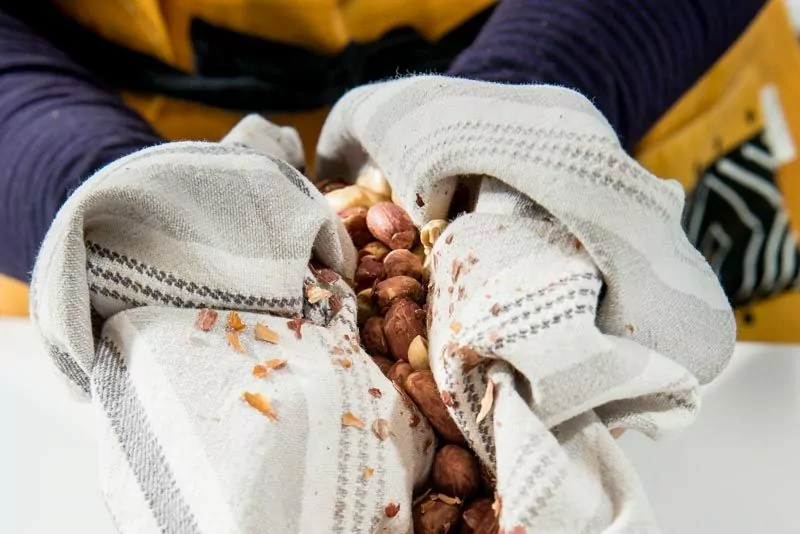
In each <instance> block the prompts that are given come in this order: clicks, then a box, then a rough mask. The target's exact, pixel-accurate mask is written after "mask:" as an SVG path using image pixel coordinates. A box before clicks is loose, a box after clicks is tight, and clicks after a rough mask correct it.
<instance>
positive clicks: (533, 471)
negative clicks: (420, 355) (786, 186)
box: [318, 77, 735, 534]
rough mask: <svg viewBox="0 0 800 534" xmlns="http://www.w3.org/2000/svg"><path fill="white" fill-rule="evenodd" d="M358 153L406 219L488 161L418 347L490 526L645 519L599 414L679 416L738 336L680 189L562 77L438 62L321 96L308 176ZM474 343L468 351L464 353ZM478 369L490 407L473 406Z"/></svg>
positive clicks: (640, 523)
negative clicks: (462, 439)
mask: <svg viewBox="0 0 800 534" xmlns="http://www.w3.org/2000/svg"><path fill="white" fill-rule="evenodd" d="M367 160H371V161H372V162H373V163H374V164H375V165H377V166H378V167H379V168H380V169H381V170H382V171H383V172H384V173H385V174H386V175H387V177H388V178H389V181H390V182H391V183H392V185H393V187H394V191H395V192H396V193H397V195H398V196H399V198H400V199H402V200H403V201H404V203H405V205H406V206H407V207H409V209H411V212H412V215H413V217H414V218H415V220H416V221H417V222H419V223H422V222H424V221H426V220H428V219H432V218H440V217H442V216H443V215H444V214H445V213H446V211H447V208H448V204H449V200H450V198H451V195H452V194H453V191H454V189H455V184H456V178H458V177H459V176H478V177H480V176H483V177H484V178H482V180H483V183H482V185H481V187H480V191H479V195H478V199H477V205H476V210H475V212H474V213H471V214H468V215H465V216H462V217H460V218H458V219H456V220H455V221H454V222H453V223H452V224H451V225H450V226H449V227H448V229H447V231H446V233H445V234H444V235H443V236H442V237H441V238H440V239H439V240H438V241H437V242H436V245H435V247H434V251H433V252H434V257H433V265H434V270H433V272H434V276H433V288H434V289H433V291H432V295H433V296H432V298H431V303H432V309H433V317H432V321H431V324H430V332H429V334H430V343H429V348H430V359H431V365H432V368H433V371H434V375H435V377H436V380H437V383H438V385H439V387H440V389H441V390H443V391H446V392H448V393H449V394H450V395H449V396H450V398H452V399H453V402H452V405H451V407H450V412H451V414H452V415H453V417H454V419H455V420H456V421H457V422H458V424H459V426H460V428H461V430H462V431H463V433H464V435H465V436H466V437H467V440H468V442H469V444H470V445H471V446H472V448H473V450H475V452H476V453H477V454H478V456H479V457H480V458H481V460H482V461H483V463H484V464H485V465H487V466H489V468H490V469H491V470H492V472H493V473H494V474H495V475H496V477H497V486H498V491H499V494H500V496H501V499H502V501H503V507H502V514H501V517H500V520H501V525H502V526H504V527H505V528H506V529H512V528H513V527H517V526H522V527H524V528H526V529H527V530H526V531H527V532H548V533H560V532H563V533H565V534H566V533H574V532H651V531H655V530H656V526H655V525H654V523H653V519H652V517H651V514H650V512H649V508H648V505H647V503H646V499H645V498H644V496H643V494H642V491H641V488H640V486H639V483H638V481H637V478H636V476H635V472H634V471H633V469H632V467H631V466H630V465H629V464H628V462H627V461H626V460H625V458H624V457H623V455H622V453H621V451H620V449H619V448H618V446H617V445H616V444H615V442H614V440H613V439H612V437H611V436H610V434H609V433H608V431H607V428H606V427H611V428H617V427H622V428H633V429H636V430H639V431H641V432H644V433H645V434H647V435H649V436H651V437H658V436H660V435H662V434H663V433H665V432H668V431H671V430H675V429H678V428H681V427H683V426H685V425H686V424H688V423H689V422H691V421H692V419H693V418H694V415H695V412H696V410H697V408H698V403H699V397H698V385H699V384H702V383H706V382H708V381H709V380H711V379H712V378H714V377H715V376H716V375H717V374H718V373H719V372H720V370H721V369H722V368H723V366H724V365H725V363H726V362H727V360H728V358H729V357H730V354H731V353H732V350H733V344H734V335H735V332H734V330H735V329H734V325H733V317H732V314H731V310H730V307H729V305H728V303H727V300H726V298H725V295H724V294H723V292H722V290H721V288H720V286H719V283H718V282H717V281H716V279H715V277H714V275H713V273H712V271H711V269H710V268H709V266H708V265H707V264H706V262H705V261H704V260H703V258H702V257H701V256H700V255H699V254H698V253H697V251H696V250H694V249H693V248H692V247H691V245H690V244H689V242H688V240H687V239H686V236H685V234H684V233H683V230H682V229H681V225H680V218H681V213H682V207H683V193H682V191H681V189H680V186H678V184H676V183H674V182H669V181H661V180H659V179H657V178H655V177H654V176H652V175H650V174H649V173H647V172H646V171H645V170H643V169H642V168H641V167H639V166H638V165H637V164H636V163H635V162H634V161H633V160H632V159H631V158H630V157H629V156H627V155H626V154H625V152H624V151H623V149H622V148H621V146H620V144H619V141H618V140H617V138H616V136H615V135H614V132H613V131H612V129H611V128H610V126H609V124H608V123H607V122H606V120H605V119H604V118H603V117H602V115H600V113H599V112H598V111H597V110H596V109H595V108H594V107H593V106H592V105H591V104H590V103H589V102H588V101H587V100H586V99H585V98H584V97H582V96H580V95H578V94H576V93H574V92H572V91H568V90H564V89H559V88H553V87H545V86H539V87H536V86H503V85H497V84H490V83H482V82H472V81H465V80H454V79H450V78H442V77H420V78H411V79H405V80H397V81H394V82H389V83H385V84H377V85H373V86H369V87H363V88H360V89H357V90H355V91H353V92H351V93H349V94H348V95H347V96H346V97H345V98H344V99H343V100H342V101H340V103H339V104H337V106H336V107H335V108H334V109H333V111H332V112H331V115H330V118H329V120H328V122H327V123H326V126H325V129H324V130H323V133H322V137H321V140H320V145H319V153H318V162H319V165H320V171H321V172H322V176H321V177H322V178H327V177H330V176H334V175H340V174H341V175H344V176H352V175H353V174H354V173H355V172H356V170H357V169H358V168H360V166H361V165H363V164H364V162H365V161H367ZM576 238H577V239H576ZM603 282H604V283H605V295H604V296H603V297H602V299H601V297H600V295H601V288H602V287H603V285H604V284H603ZM476 355H477V356H479V357H482V358H484V359H485V361H484V363H482V364H481V365H480V366H478V367H475V368H474V369H470V368H469V366H467V367H465V366H464V365H463V362H464V361H465V359H464V357H465V356H473V357H474V356H476ZM466 361H470V359H469V358H467V359H466ZM489 380H491V381H492V383H493V384H495V386H494V387H495V390H494V395H493V398H494V408H493V411H492V412H491V413H490V415H489V416H488V417H487V418H486V419H484V420H483V421H482V422H480V423H478V422H476V421H477V416H478V413H479V410H480V402H481V399H482V398H483V397H484V392H485V391H486V388H487V384H488V381H489Z"/></svg>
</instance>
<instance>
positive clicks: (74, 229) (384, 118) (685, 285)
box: [31, 77, 734, 534]
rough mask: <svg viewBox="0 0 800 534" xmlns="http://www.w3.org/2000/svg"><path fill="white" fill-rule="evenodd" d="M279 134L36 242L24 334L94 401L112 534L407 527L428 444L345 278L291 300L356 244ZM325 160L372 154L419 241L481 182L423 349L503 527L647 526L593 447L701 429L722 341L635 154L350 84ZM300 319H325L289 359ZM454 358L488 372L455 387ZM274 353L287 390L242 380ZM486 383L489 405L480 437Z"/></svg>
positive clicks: (130, 173)
mask: <svg viewBox="0 0 800 534" xmlns="http://www.w3.org/2000/svg"><path fill="white" fill-rule="evenodd" d="M284 133H285V132H284V131H282V130H280V129H278V128H275V127H274V126H272V125H268V124H265V123H263V122H262V121H259V120H256V119H254V118H251V119H249V120H247V121H245V122H243V123H242V124H240V126H239V127H238V128H237V130H235V131H234V132H232V133H231V135H230V136H228V138H226V142H225V143H224V144H221V145H216V144H199V143H178V144H173V145H164V146H161V147H157V148H153V149H148V150H145V151H142V152H139V153H137V154H134V155H132V156H129V157H127V158H123V159H122V160H120V161H118V162H116V163H114V164H112V165H110V166H109V167H107V168H105V169H103V170H102V171H101V172H99V173H98V174H97V175H95V176H94V177H93V178H91V179H90V180H89V181H88V182H87V183H86V184H84V185H83V186H82V187H81V188H80V189H79V190H78V191H77V192H76V193H75V194H74V195H73V196H72V197H71V198H70V199H69V200H68V202H67V204H66V205H65V207H64V209H63V210H62V211H61V212H60V213H59V215H58V217H57V219H56V221H55V223H54V225H53V227H52V228H51V230H50V232H49V233H48V236H47V238H46V240H45V245H44V247H43V249H42V252H41V254H40V256H39V259H38V261H37V266H36V269H35V271H34V283H33V286H32V306H31V308H32V312H33V318H34V320H35V321H36V323H37V325H38V326H39V329H40V331H41V333H42V335H43V337H44V339H45V341H46V343H47V344H48V346H49V347H50V351H51V355H52V356H53V359H54V362H55V364H56V365H57V366H58V367H59V368H60V369H61V370H62V372H64V373H65V374H66V375H67V376H68V377H69V378H70V379H71V380H72V382H73V383H74V384H76V385H77V386H78V387H80V388H81V389H83V390H84V391H85V392H87V393H90V394H91V397H92V402H93V403H94V405H95V406H96V407H97V412H98V414H99V417H98V420H99V424H100V432H101V438H100V446H99V460H100V468H101V469H100V471H101V477H102V484H103V490H104V493H105V497H106V500H107V502H108V505H109V508H110V509H111V510H112V512H113V514H114V517H115V519H116V521H117V524H118V526H119V528H120V530H121V531H122V532H126V533H127V532H137V533H138V532H159V531H164V532H208V533H215V534H216V533H218V532H223V533H224V532H242V533H250V532H261V531H264V530H265V529H268V528H271V529H273V530H274V531H275V532H309V533H318V532H341V533H351V532H359V533H360V532H376V531H378V532H380V531H385V532H401V533H405V532H410V531H411V515H410V511H411V499H412V492H413V488H414V487H415V486H416V485H417V484H419V483H420V482H421V481H422V480H424V479H425V477H426V475H427V471H428V469H429V467H430V462H431V455H432V453H433V451H434V450H435V446H434V444H433V442H432V433H431V431H430V429H429V427H428V426H427V425H426V424H424V423H421V424H418V425H414V424H412V423H411V421H413V417H414V415H415V414H414V408H413V406H409V405H408V404H407V401H406V399H405V398H404V397H403V396H402V395H400V394H398V393H397V392H396V391H395V390H394V389H392V387H391V385H390V384H389V383H388V381H387V380H386V379H385V378H384V377H383V376H382V375H381V373H380V371H379V370H378V369H377V367H376V366H375V365H374V364H373V363H372V362H371V360H370V359H369V358H367V357H366V355H365V354H364V353H363V352H362V351H360V349H358V348H357V347H356V345H355V343H356V341H355V336H356V327H355V317H354V314H355V311H354V309H355V305H354V296H353V293H352V292H351V291H350V290H349V289H348V288H346V287H345V286H344V282H342V281H339V282H336V283H334V284H333V285H332V286H331V290H332V291H334V293H335V295H336V298H337V299H338V301H339V303H340V304H341V309H338V310H337V308H339V307H338V306H334V305H333V304H332V303H331V302H330V301H329V302H328V304H327V305H326V304H316V305H311V304H309V303H308V302H307V301H306V300H305V299H304V298H303V295H304V286H305V285H306V284H307V283H310V282H313V280H314V278H313V277H314V272H313V271H311V270H309V268H308V267H307V263H308V261H309V259H310V258H311V257H312V255H314V256H316V257H317V258H318V259H319V260H320V261H321V262H323V263H325V264H326V265H328V266H330V267H331V268H332V269H334V270H335V271H337V272H339V273H340V274H343V275H345V276H349V275H352V273H353V271H354V268H355V250H354V249H353V247H352V244H351V243H350V242H349V240H348V238H347V236H346V233H345V231H344V228H343V227H342V225H341V223H340V222H339V221H338V218H337V217H336V215H335V214H334V213H333V212H332V211H331V210H330V208H328V207H327V206H326V205H325V202H324V199H322V197H321V196H320V195H319V194H318V193H317V192H316V191H315V190H314V189H313V187H312V186H311V184H310V183H309V182H308V181H307V180H306V179H305V178H303V177H302V176H301V175H300V174H299V173H298V172H297V171H296V170H294V169H293V168H292V167H291V166H290V165H288V164H287V163H285V162H284V160H286V159H287V158H290V159H292V160H294V159H296V158H298V157H299V150H298V149H296V147H295V148H293V147H292V139H293V136H291V135H288V136H285V135H284ZM266 137H271V138H272V139H271V140H267V139H265V138H266ZM248 139H249V140H250V142H248V141H247V140H248ZM241 143H245V144H248V145H249V146H254V147H260V148H261V150H269V151H272V155H265V154H264V153H261V152H257V151H254V150H251V149H248V148H243V147H238V146H235V145H238V144H241ZM319 152H320V154H319V156H320V159H321V162H322V169H321V170H322V173H323V174H324V175H325V176H323V177H329V176H333V175H337V176H339V175H344V176H354V175H355V174H356V172H357V170H358V169H360V168H361V166H362V165H363V164H364V163H366V162H367V161H368V160H370V159H371V160H372V161H373V162H374V163H376V164H377V165H378V166H379V167H380V168H381V169H382V170H383V171H384V172H385V173H386V174H387V176H388V177H389V179H390V181H391V182H392V184H393V186H394V188H395V191H396V192H397V193H398V194H399V196H400V198H401V199H402V200H403V201H404V203H405V204H406V205H407V206H409V207H410V209H411V212H412V214H413V216H414V217H415V218H416V220H417V222H419V223H423V222H425V221H426V220H427V219H429V218H438V217H441V216H442V215H443V214H444V213H446V211H447V209H448V204H449V199H450V196H451V194H452V192H453V191H454V189H455V180H454V177H456V176H459V175H473V176H482V177H483V178H482V180H483V181H482V183H481V186H480V190H479V196H478V201H477V205H476V211H475V212H474V213H471V214H469V215H465V216H462V217H459V218H458V219H456V220H455V221H454V222H453V223H452V224H451V225H450V226H449V227H448V229H447V232H446V233H445V235H443V236H442V237H441V238H440V239H439V241H437V243H436V246H435V248H434V256H433V275H432V282H433V289H432V291H431V293H430V295H431V296H430V298H431V302H430V305H431V306H432V308H431V309H432V310H433V313H432V316H431V321H430V325H429V337H430V356H431V365H432V367H433V371H434V375H435V378H436V380H437V383H438V385H439V387H440V389H441V390H442V392H447V393H449V394H450V398H451V399H452V402H451V403H450V405H451V406H450V409H451V413H452V415H453V417H454V419H455V420H456V422H457V423H458V425H459V427H460V428H461V430H462V432H463V433H464V436H465V437H466V439H467V441H468V443H469V444H470V446H471V447H472V448H473V449H474V451H475V452H476V454H477V455H478V457H479V458H480V459H481V461H482V462H483V464H484V465H485V467H486V468H487V470H488V472H489V473H490V474H491V475H492V476H494V477H495V478H496V482H497V487H498V490H499V494H500V497H501V500H502V503H503V505H502V512H501V516H500V520H501V524H502V525H503V526H504V527H505V528H506V529H508V530H511V529H513V528H514V527H518V526H519V527H523V528H527V529H528V531H530V532H552V533H558V532H564V533H568V532H569V533H573V532H603V531H608V532H651V531H655V530H656V527H655V525H654V524H653V520H652V517H651V515H650V512H649V509H648V506H647V503H646V499H645V497H644V496H643V494H642V491H641V488H640V485H639V483H638V481H637V479H636V476H635V473H634V472H633V470H632V468H631V467H630V465H629V464H628V463H627V461H626V460H625V458H624V457H623V455H622V453H621V452H620V450H619V449H618V447H617V445H616V444H615V442H614V441H613V440H612V438H611V436H610V434H609V432H608V428H609V427H610V428H618V427H622V428H632V429H636V430H639V431H642V432H645V433H646V434H648V435H650V436H653V437H657V436H659V435H661V434H663V433H665V432H668V431H671V430H674V429H677V428H680V427H682V426H684V425H686V424H688V423H689V422H690V421H691V420H692V419H693V417H694V415H695V412H696V410H697V407H698V402H699V398H698V384H700V383H704V382H707V381H708V380H710V379H712V378H713V377H714V376H715V375H716V374H717V373H718V372H719V371H720V370H721V369H722V367H723V366H724V365H725V362H726V360H727V358H728V357H729V356H730V353H731V351H732V348H733V338H734V331H733V320H732V316H731V312H730V309H729V307H728V304H727V301H726V300H725V298H724V295H723V294H722V291H721V289H720V287H719V284H718V283H717V281H716V279H715V278H714V276H713V273H712V272H711V270H710V268H709V267H708V265H706V264H705V262H704V261H703V260H702V258H701V257H700V256H699V254H698V253H697V252H696V251H695V250H694V249H693V248H692V247H691V246H690V245H689V244H688V242H687V240H686V237H685V235H684V234H683V232H682V230H681V228H680V224H679V222H680V214H681V208H682V195H681V191H680V189H679V187H677V186H676V185H675V184H672V183H668V182H661V181H659V180H657V179H656V178H655V177H653V176H651V175H649V174H647V173H646V172H644V171H643V170H642V169H641V168H639V167H638V166H637V165H636V164H635V163H634V162H633V161H632V160H630V158H628V156H627V155H625V153H624V151H623V150H622V148H621V147H620V145H619V142H618V141H617V139H616V137H615V136H614V133H613V131H612V130H611V128H610V127H609V125H608V123H607V122H606V121H605V120H604V119H603V118H602V116H601V115H600V114H599V112H597V110H596V109H595V108H593V107H592V106H591V104H590V103H589V102H588V101H586V99H585V98H583V97H582V96H580V95H578V94H576V93H573V92H571V91H567V90H564V89H557V88H551V87H541V86H540V87H535V86H518V87H511V86H502V85H497V84H491V83H480V82H468V81H464V80H457V79H450V78H440V77H420V78H410V79H405V80H398V81H395V82H390V83H386V84H380V85H375V86H368V87H364V88H361V89H358V90H356V91H354V92H352V93H350V94H349V95H348V96H347V97H345V99H344V100H343V101H342V102H341V103H340V104H339V105H337V106H336V108H335V109H334V110H333V112H332V114H331V118H330V120H329V122H328V124H327V126H326V129H325V131H324V132H323V137H322V140H321V143H320V146H319ZM167 176H168V177H169V178H170V179H169V180H165V179H164V178H165V177H167ZM417 200H419V201H420V202H417ZM610 206H613V209H610V208H609V207H610ZM412 207H413V208H412ZM576 237H577V238H578V239H580V243H579V242H578V241H576ZM604 285H605V296H604V297H602V299H601V292H602V288H603V286H604ZM198 307H215V308H219V309H222V310H226V309H237V310H240V311H241V312H242V317H243V319H244V321H245V322H246V323H247V324H249V325H253V324H254V323H255V322H256V321H259V322H262V323H264V324H266V325H267V326H269V327H270V328H272V329H273V330H275V331H277V332H279V334H280V335H281V341H280V342H279V343H278V344H276V345H269V344H266V343H261V342H256V341H255V340H253V339H252V337H247V336H243V337H242V339H243V342H244V344H245V347H246V349H247V352H246V354H244V355H242V354H236V353H234V352H233V351H232V350H231V349H230V348H229V347H228V346H227V345H226V343H225V338H224V337H223V335H222V334H223V331H222V329H223V325H222V324H218V325H217V326H216V327H215V330H213V331H212V332H209V333H202V332H198V331H196V330H194V328H193V319H194V317H195V313H196V312H195V310H194V308H198ZM187 308H188V309H187ZM293 316H303V317H305V318H307V319H311V320H313V323H314V324H306V325H305V326H303V327H302V333H303V334H302V339H295V338H294V337H293V334H292V333H291V331H290V330H289V328H288V325H287V324H286V320H287V317H293ZM342 352H344V353H345V354H348V358H350V359H351V360H352V363H353V365H352V367H350V368H347V367H344V366H342V365H340V364H339V363H338V362H337V360H338V358H339V357H340V356H339V355H341V354H342ZM463 356H477V357H481V358H483V359H484V360H485V361H484V362H483V363H481V364H480V365H478V366H477V367H474V368H472V369H469V368H465V367H464V366H463V365H462V361H470V359H469V358H466V360H465V359H464V358H462V357H463ZM275 357H279V358H285V359H287V360H288V365H287V368H286V370H285V371H286V372H285V373H284V374H282V375H275V376H270V377H268V380H263V381H259V380H256V379H254V378H253V377H251V376H250V368H251V367H252V365H253V364H254V363H256V362H258V361H261V360H266V359H269V358H275ZM489 381H491V383H492V384H494V388H495V390H494V393H493V395H489V398H492V399H493V404H494V406H493V409H491V410H490V411H489V412H488V416H487V417H486V418H485V419H484V420H483V421H481V422H480V423H478V422H477V421H476V419H477V413H478V411H479V407H480V400H481V398H482V397H483V396H484V392H485V390H486V388H487V384H488V383H490V382H489ZM372 387H376V388H379V389H380V390H381V392H382V396H381V397H380V399H375V398H374V397H373V396H372V395H371V394H369V393H368V390H369V388H372ZM245 390H249V391H255V392H260V393H262V394H264V395H265V396H267V397H269V398H270V399H271V400H272V402H273V405H274V407H275V409H276V411H277V413H278V421H270V420H268V419H267V418H266V417H264V416H263V415H261V414H260V413H258V412H256V411H255V410H253V409H252V408H250V407H249V406H247V405H246V404H244V403H243V402H242V401H241V399H240V397H241V395H242V393H243V391H245ZM348 411H350V412H352V413H353V414H355V415H356V416H359V417H361V418H362V419H364V421H365V422H366V424H367V425H369V424H370V423H371V422H372V421H374V420H376V419H378V418H381V419H387V420H388V421H389V422H390V423H389V424H390V428H391V429H392V431H393V433H394V435H393V436H392V437H391V439H388V440H386V441H380V440H378V439H377V438H376V437H375V436H373V435H372V434H371V433H370V432H369V430H368V427H367V428H365V429H357V428H354V427H343V426H342V425H341V422H340V421H341V418H342V415H343V414H344V413H345V412H348ZM367 468H372V469H374V470H375V471H374V473H373V476H371V477H365V476H364V470H365V469H367ZM390 503H396V504H398V505H399V513H398V514H397V515H396V516H395V517H387V514H386V506H387V505H389V504H390Z"/></svg>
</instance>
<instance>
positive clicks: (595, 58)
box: [449, 0, 765, 148]
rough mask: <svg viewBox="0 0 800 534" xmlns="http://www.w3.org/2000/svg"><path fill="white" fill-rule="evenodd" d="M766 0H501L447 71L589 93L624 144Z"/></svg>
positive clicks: (704, 67) (689, 83)
mask: <svg viewBox="0 0 800 534" xmlns="http://www.w3.org/2000/svg"><path fill="white" fill-rule="evenodd" d="M764 3H765V0H501V1H500V3H499V5H498V6H497V8H496V9H495V11H494V13H493V14H492V16H491V17H490V19H489V21H488V22H487V23H486V25H485V26H484V27H483V29H482V30H481V32H480V34H479V35H478V37H477V39H476V40H475V41H474V43H473V44H472V45H471V46H470V47H469V48H467V49H466V50H465V51H463V52H462V53H461V55H460V56H459V57H457V58H456V60H455V62H454V63H453V65H452V67H451V69H450V71H449V73H450V74H451V75H453V76H460V77H464V78H473V79H481V80H488V81H497V82H507V83H515V84H525V83H549V84H558V85H563V86H566V87H570V88H573V89H576V90H578V91H580V92H582V93H583V94H585V95H586V96H588V97H589V98H591V99H592V100H593V101H594V103H595V105H596V106H597V107H598V108H599V109H600V110H601V111H602V112H603V113H604V114H605V116H606V118H607V119H608V120H609V122H611V124H612V125H613V126H614V128H615V130H616V131H617V134H618V135H619V137H620V139H621V141H622V143H623V144H624V145H625V146H626V147H628V148H630V147H632V146H633V145H635V144H636V142H637V141H638V140H639V139H641V137H642V136H643V135H644V134H645V133H646V132H647V130H648V129H649V128H650V127H651V126H652V125H653V124H655V122H656V121H657V120H658V118H659V117H660V116H661V115H663V114H664V113H665V112H666V111H667V110H668V109H669V108H670V106H671V105H672V104H674V103H675V102H676V101H677V100H678V99H679V98H680V97H681V95H682V94H683V93H684V92H686V91H687V90H688V89H689V88H691V86H692V85H693V84H694V83H695V82H696V81H697V80H698V79H700V77H701V76H702V75H703V73H704V72H705V71H706V70H708V69H709V68H710V67H711V66H712V65H713V64H714V62H715V61H716V60H717V59H718V58H719V57H720V56H721V55H722V54H723V53H724V52H725V50H726V49H727V48H728V47H729V46H730V45H731V44H733V43H734V41H736V39H737V38H738V37H739V35H741V34H742V32H743V31H744V30H745V28H746V27H747V25H748V24H749V23H750V22H751V21H752V20H753V18H754V17H755V16H756V14H757V12H758V11H759V9H760V8H761V7H762V6H763V4H764Z"/></svg>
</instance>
